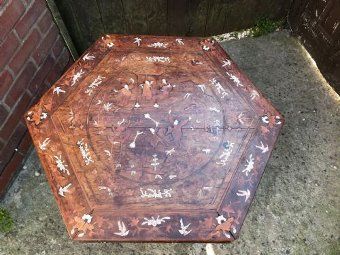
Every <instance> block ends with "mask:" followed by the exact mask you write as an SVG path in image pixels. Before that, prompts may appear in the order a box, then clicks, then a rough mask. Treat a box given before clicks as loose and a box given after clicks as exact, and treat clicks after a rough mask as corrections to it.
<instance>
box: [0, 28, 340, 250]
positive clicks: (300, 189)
mask: <svg viewBox="0 0 340 255" xmlns="http://www.w3.org/2000/svg"><path fill="white" fill-rule="evenodd" d="M222 44H223V47H224V48H225V49H226V50H227V51H228V52H229V54H230V55H231V57H232V58H233V59H234V61H235V62H236V63H237V64H238V65H239V66H240V67H241V68H242V69H243V70H244V71H245V73H247V74H248V76H249V77H250V78H251V79H252V80H253V81H254V83H255V84H256V86H257V87H258V88H259V89H260V90H261V91H262V92H263V93H264V95H265V96H266V97H267V98H269V99H270V100H271V101H272V102H273V104H274V105H275V106H276V108H277V109H278V110H279V111H281V113H283V114H284V115H285V118H286V124H285V126H284V127H283V130H282V134H281V136H280V137H279V140H278V143H277V145H276V148H275V150H274V152H273V154H272V157H271V160H270V161H269V164H268V165H267V167H266V171H265V174H264V176H263V178H262V181H261V184H260V186H259V189H258V192H257V194H256V199H255V201H254V203H253V205H252V207H251V209H250V212H249V214H248V217H247V219H246V221H245V223H244V226H243V229H242V233H241V237H240V238H239V239H238V240H237V241H235V242H234V243H232V244H213V245H212V248H213V250H214V253H215V254H216V255H220V254H252V255H253V254H334V255H335V254H340V244H339V243H340V241H339V233H340V227H339V221H340V213H339V211H340V202H339V194H340V189H339V186H340V178H339V177H340V173H339V167H340V166H339V158H340V155H339V148H340V141H339V139H340V128H339V127H340V115H339V108H340V107H339V106H340V100H339V96H337V95H336V94H335V92H333V91H332V90H331V89H330V87H329V86H328V84H327V82H326V81H325V80H324V79H323V77H322V76H321V75H320V73H319V71H318V69H317V68H316V67H315V65H314V64H313V61H312V60H311V59H310V58H309V56H308V54H307V53H306V51H305V50H304V48H303V47H302V46H301V45H300V44H299V43H298V41H297V40H296V39H295V38H293V37H290V36H289V34H288V33H287V32H285V31H281V32H276V33H273V34H270V35H267V36H263V37H260V38H245V39H241V40H234V41H229V42H226V43H222ZM37 173H41V175H40V176H36V174H37ZM0 206H4V207H6V208H8V209H9V211H10V212H11V214H12V215H13V217H14V219H15V228H14V230H13V231H12V232H11V233H9V234H6V235H1V234H0V254H1V255H2V254H3V255H10V254H67V255H71V254H96V255H99V254H105V255H106V254H164V255H165V254H169V255H170V254H171V255H175V254H198V255H201V254H206V245H205V244H127V243H90V244H83V243H75V242H72V241H71V240H69V239H68V236H67V233H66V229H65V227H64V224H63V222H62V219H61V216H60V214H59V212H58V208H57V205H56V203H55V201H54V199H53V197H52V194H51V191H50V189H49V186H48V184H47V181H46V178H45V176H44V174H43V173H42V170H41V166H40V163H39V161H38V159H37V156H36V153H35V151H32V153H31V155H30V156H29V158H28V160H27V162H26V165H25V167H24V169H23V170H22V171H21V173H20V175H19V176H18V178H17V179H16V181H15V183H14V185H13V186H12V187H11V189H10V190H9V192H8V194H7V196H6V197H5V199H4V200H3V201H1V202H0ZM208 248H210V249H208V250H210V251H211V246H208ZM212 254H213V253H210V254H209V255H212Z"/></svg>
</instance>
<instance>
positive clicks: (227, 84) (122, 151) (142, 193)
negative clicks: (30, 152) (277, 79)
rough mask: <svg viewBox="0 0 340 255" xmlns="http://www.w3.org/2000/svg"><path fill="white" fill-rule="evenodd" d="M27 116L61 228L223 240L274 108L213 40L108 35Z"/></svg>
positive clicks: (134, 237)
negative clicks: (57, 209)
mask: <svg viewBox="0 0 340 255" xmlns="http://www.w3.org/2000/svg"><path fill="white" fill-rule="evenodd" d="M26 121H27V125H28V127H29V131H30V134H31V135H32V138H33V141H34V144H35V147H36V149H37V152H38V154H39V157H40V160H41V162H42V164H43V167H44V169H45V171H46V175H47V178H48V181H49V184H50V186H51V189H52V191H53V193H54V195H55V197H56V201H57V203H58V206H59V207H60V211H61V214H62V216H63V219H64V221H65V224H66V226H67V229H68V232H69V235H70V236H71V238H73V239H76V240H81V241H93V240H98V241H146V242H147V241H149V242H157V241H161V242H228V241H232V240H234V239H235V238H236V237H237V236H238V233H239V230H240V228H241V225H242V223H243V221H244V218H245V215H246V213H247V210H248V208H249V206H250V203H251V201H252V199H253V197H254V194H255V191H256V188H257V186H258V183H259V181H260V178H261V176H262V174H263V171H264V168H265V165H266V163H267V161H268V158H269V156H270V153H271V151H272V149H273V146H274V143H275V141H276V139H277V136H278V134H279V131H280V128H281V126H282V124H283V117H282V116H281V115H280V113H279V112H278V111H276V110H275V109H274V108H273V106H272V105H271V104H270V103H269V102H268V100H266V99H265V98H264V97H263V96H262V95H261V93H260V92H259V91H258V90H257V89H256V88H255V87H254V85H253V84H252V83H251V81H250V80H249V79H248V78H247V77H246V76H245V75H244V74H243V73H242V72H241V71H240V70H239V69H238V68H237V66H236V65H235V63H234V62H233V61H232V60H231V59H230V57H229V56H228V54H227V53H226V52H225V51H224V50H223V49H222V48H221V47H220V46H219V44H218V43H217V42H216V41H214V40H213V39H202V38H177V37H165V36H157V37H156V36H124V35H107V36H104V37H102V38H101V39H99V40H97V41H96V42H95V43H94V44H93V46H92V47H91V48H90V49H88V50H87V51H86V52H85V53H84V54H83V56H82V57H81V58H80V59H79V60H78V61H77V62H76V63H75V64H73V65H72V66H71V67H70V69H69V70H68V71H67V72H66V73H65V74H64V75H63V76H62V77H61V78H60V79H59V80H58V81H57V82H56V83H55V84H54V86H53V87H52V88H50V89H49V90H48V91H47V93H46V94H45V95H44V96H43V97H42V98H41V99H40V101H39V102H38V103H37V104H36V105H35V106H33V107H32V108H31V109H30V111H29V112H27V114H26Z"/></svg>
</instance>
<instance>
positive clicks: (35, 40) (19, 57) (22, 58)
mask: <svg viewBox="0 0 340 255" xmlns="http://www.w3.org/2000/svg"><path fill="white" fill-rule="evenodd" d="M40 39H41V37H40V34H39V32H38V30H36V29H35V30H33V31H32V32H31V34H30V35H29V36H28V37H27V39H26V40H25V41H24V43H23V44H22V46H21V48H20V50H19V51H18V52H17V53H16V54H15V56H14V57H13V59H12V60H11V62H10V63H9V67H10V68H11V69H12V70H13V72H14V74H15V75H16V74H17V73H18V72H19V71H20V69H21V68H22V66H23V65H24V63H25V62H26V60H27V59H28V58H29V56H30V54H31V53H32V52H33V50H34V49H35V47H36V46H37V45H38V44H39V41H40Z"/></svg>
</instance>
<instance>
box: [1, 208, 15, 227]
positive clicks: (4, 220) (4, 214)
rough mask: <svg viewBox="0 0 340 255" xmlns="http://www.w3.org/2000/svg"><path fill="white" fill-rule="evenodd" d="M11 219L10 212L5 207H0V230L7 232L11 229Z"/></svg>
mask: <svg viewBox="0 0 340 255" xmlns="http://www.w3.org/2000/svg"><path fill="white" fill-rule="evenodd" d="M12 227H13V219H12V217H11V215H10V213H9V212H8V211H7V210H6V209H5V208H1V207H0V232H3V233H7V232H9V231H11V230H12Z"/></svg>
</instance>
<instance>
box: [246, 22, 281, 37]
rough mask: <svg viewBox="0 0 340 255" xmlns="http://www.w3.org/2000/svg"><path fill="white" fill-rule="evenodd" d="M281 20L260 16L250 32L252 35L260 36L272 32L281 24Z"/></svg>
mask: <svg viewBox="0 0 340 255" xmlns="http://www.w3.org/2000/svg"><path fill="white" fill-rule="evenodd" d="M282 23H283V22H282V21H281V20H279V21H273V20H270V19H269V18H266V17H261V18H259V19H258V20H257V22H256V24H255V26H254V27H253V28H252V29H251V34H252V35H253V36H254V37H258V36H262V35H266V34H269V33H271V32H274V31H275V30H276V29H278V28H279V27H281V26H282Z"/></svg>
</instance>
